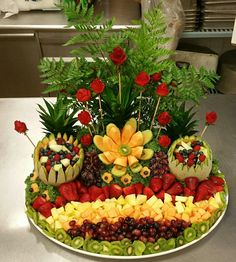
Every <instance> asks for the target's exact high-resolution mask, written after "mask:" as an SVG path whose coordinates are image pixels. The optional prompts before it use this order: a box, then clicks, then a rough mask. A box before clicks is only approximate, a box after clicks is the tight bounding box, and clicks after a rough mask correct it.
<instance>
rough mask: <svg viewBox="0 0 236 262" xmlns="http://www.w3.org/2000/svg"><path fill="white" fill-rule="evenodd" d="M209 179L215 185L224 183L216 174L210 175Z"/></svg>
mask: <svg viewBox="0 0 236 262" xmlns="http://www.w3.org/2000/svg"><path fill="white" fill-rule="evenodd" d="M210 180H211V181H212V182H213V183H214V184H215V185H217V186H223V185H224V183H225V181H224V179H223V178H221V177H218V176H210Z"/></svg>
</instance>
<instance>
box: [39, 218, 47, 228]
mask: <svg viewBox="0 0 236 262" xmlns="http://www.w3.org/2000/svg"><path fill="white" fill-rule="evenodd" d="M38 226H39V227H40V228H42V229H45V228H46V227H47V222H46V221H45V220H40V219H38Z"/></svg>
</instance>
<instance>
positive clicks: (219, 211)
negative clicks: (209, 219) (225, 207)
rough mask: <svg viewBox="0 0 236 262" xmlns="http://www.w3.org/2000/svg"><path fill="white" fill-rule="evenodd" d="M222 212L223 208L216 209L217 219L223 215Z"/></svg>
mask: <svg viewBox="0 0 236 262" xmlns="http://www.w3.org/2000/svg"><path fill="white" fill-rule="evenodd" d="M221 214H222V209H220V208H219V209H217V210H216V211H215V213H214V215H215V221H216V220H217V219H218V218H219V217H220V216H221Z"/></svg>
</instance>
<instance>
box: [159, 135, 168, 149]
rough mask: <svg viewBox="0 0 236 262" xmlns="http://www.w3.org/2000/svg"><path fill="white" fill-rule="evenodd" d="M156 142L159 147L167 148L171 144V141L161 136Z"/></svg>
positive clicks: (165, 136)
mask: <svg viewBox="0 0 236 262" xmlns="http://www.w3.org/2000/svg"><path fill="white" fill-rule="evenodd" d="M158 142H159V145H160V146H161V147H168V146H169V145H170V143H171V139H170V138H169V137H168V136H167V135H162V136H160V137H159V138H158Z"/></svg>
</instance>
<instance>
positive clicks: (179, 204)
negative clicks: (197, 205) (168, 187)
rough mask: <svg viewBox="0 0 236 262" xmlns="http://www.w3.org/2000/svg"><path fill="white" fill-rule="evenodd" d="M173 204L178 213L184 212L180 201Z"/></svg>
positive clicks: (183, 206)
mask: <svg viewBox="0 0 236 262" xmlns="http://www.w3.org/2000/svg"><path fill="white" fill-rule="evenodd" d="M175 206H176V210H177V212H178V213H179V214H182V213H183V212H184V210H185V205H184V204H182V203H181V202H176V203H175Z"/></svg>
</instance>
